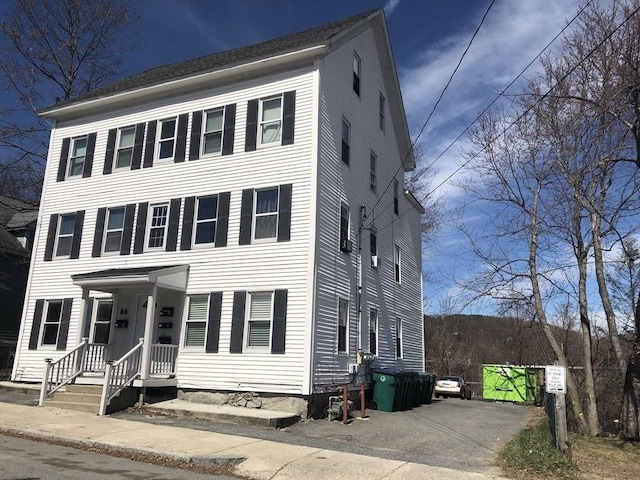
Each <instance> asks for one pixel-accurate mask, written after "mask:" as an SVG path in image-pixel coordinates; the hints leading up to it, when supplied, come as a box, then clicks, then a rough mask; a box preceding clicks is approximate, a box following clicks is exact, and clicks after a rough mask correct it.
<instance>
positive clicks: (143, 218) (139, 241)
mask: <svg viewBox="0 0 640 480" xmlns="http://www.w3.org/2000/svg"><path fill="white" fill-rule="evenodd" d="M148 208H149V203H148V202H144V203H141V204H140V205H138V221H137V223H136V239H135V242H134V244H133V253H134V254H138V253H142V252H143V251H144V234H145V231H146V229H147V209H148Z"/></svg>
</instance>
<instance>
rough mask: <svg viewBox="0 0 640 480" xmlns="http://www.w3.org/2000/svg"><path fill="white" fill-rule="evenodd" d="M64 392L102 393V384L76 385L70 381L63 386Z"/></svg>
mask: <svg viewBox="0 0 640 480" xmlns="http://www.w3.org/2000/svg"><path fill="white" fill-rule="evenodd" d="M65 392H69V393H88V394H91V395H98V396H100V395H102V385H78V384H76V383H72V384H70V385H67V386H66V387H65Z"/></svg>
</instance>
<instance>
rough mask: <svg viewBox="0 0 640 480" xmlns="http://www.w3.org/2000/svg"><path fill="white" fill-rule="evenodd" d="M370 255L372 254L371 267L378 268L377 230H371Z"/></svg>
mask: <svg viewBox="0 0 640 480" xmlns="http://www.w3.org/2000/svg"><path fill="white" fill-rule="evenodd" d="M369 253H370V254H371V266H372V267H374V268H377V267H378V233H377V232H376V229H375V228H373V227H371V228H370V229H369Z"/></svg>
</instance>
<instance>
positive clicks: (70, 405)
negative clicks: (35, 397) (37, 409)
mask: <svg viewBox="0 0 640 480" xmlns="http://www.w3.org/2000/svg"><path fill="white" fill-rule="evenodd" d="M44 404H45V406H47V407H56V408H63V409H65V410H77V411H80V412H87V413H94V414H96V415H97V414H98V410H99V409H100V401H98V403H97V404H95V403H75V402H68V401H64V400H45V402H44Z"/></svg>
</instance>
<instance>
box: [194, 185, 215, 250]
mask: <svg viewBox="0 0 640 480" xmlns="http://www.w3.org/2000/svg"><path fill="white" fill-rule="evenodd" d="M217 218H218V196H217V195H210V196H207V197H198V201H197V205H196V216H195V222H193V230H194V231H193V244H194V245H202V244H207V243H213V242H215V239H216V224H217Z"/></svg>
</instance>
